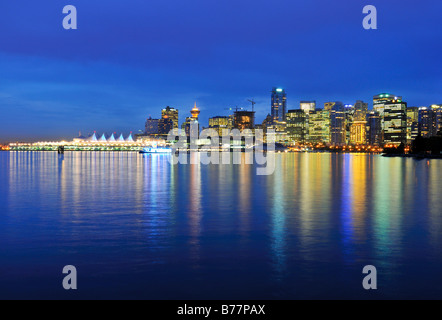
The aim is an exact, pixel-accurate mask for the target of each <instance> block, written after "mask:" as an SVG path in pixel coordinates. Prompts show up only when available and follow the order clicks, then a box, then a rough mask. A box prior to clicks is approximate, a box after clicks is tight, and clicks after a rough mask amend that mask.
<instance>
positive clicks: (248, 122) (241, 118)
mask: <svg viewBox="0 0 442 320" xmlns="http://www.w3.org/2000/svg"><path fill="white" fill-rule="evenodd" d="M233 127H234V128H235V129H238V130H239V131H241V132H243V131H244V130H245V129H250V130H252V129H254V128H255V112H254V111H235V115H234V123H233Z"/></svg>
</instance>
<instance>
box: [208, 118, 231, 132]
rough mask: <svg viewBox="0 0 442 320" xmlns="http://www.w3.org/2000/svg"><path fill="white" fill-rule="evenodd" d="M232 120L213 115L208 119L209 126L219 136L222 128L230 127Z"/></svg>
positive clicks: (227, 128)
mask: <svg viewBox="0 0 442 320" xmlns="http://www.w3.org/2000/svg"><path fill="white" fill-rule="evenodd" d="M232 127H233V126H232V121H231V118H230V117H219V116H218V117H213V118H210V119H209V128H210V129H214V130H215V131H216V132H217V133H218V135H219V136H220V137H221V136H222V135H223V130H230V129H232Z"/></svg>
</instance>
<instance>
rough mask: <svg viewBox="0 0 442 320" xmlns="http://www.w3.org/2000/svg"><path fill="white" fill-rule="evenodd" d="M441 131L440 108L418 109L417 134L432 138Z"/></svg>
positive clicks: (441, 113)
mask: <svg viewBox="0 0 442 320" xmlns="http://www.w3.org/2000/svg"><path fill="white" fill-rule="evenodd" d="M441 129H442V106H441V105H432V106H430V107H421V108H419V134H420V135H421V136H422V137H424V138H428V137H434V136H436V135H437V133H438V132H439V131H440V130H441Z"/></svg>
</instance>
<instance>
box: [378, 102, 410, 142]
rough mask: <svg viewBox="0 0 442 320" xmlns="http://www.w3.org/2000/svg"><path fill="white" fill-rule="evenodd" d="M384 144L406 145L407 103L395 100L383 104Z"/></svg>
mask: <svg viewBox="0 0 442 320" xmlns="http://www.w3.org/2000/svg"><path fill="white" fill-rule="evenodd" d="M383 131H384V144H387V145H388V144H390V145H396V146H398V145H400V144H401V143H403V144H406V143H407V103H406V102H403V101H402V100H399V99H398V100H395V101H392V102H387V103H385V104H384V130H383Z"/></svg>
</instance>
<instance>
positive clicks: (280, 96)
mask: <svg viewBox="0 0 442 320" xmlns="http://www.w3.org/2000/svg"><path fill="white" fill-rule="evenodd" d="M271 108H272V118H273V121H274V122H284V121H285V116H286V112H287V94H286V92H285V90H284V89H282V88H273V90H272V107H271Z"/></svg>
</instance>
